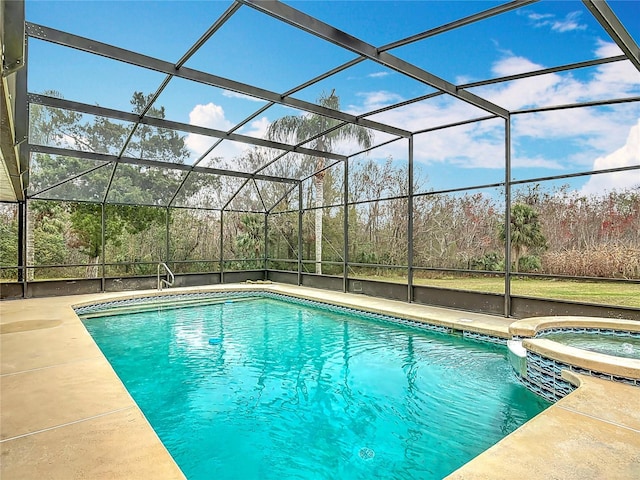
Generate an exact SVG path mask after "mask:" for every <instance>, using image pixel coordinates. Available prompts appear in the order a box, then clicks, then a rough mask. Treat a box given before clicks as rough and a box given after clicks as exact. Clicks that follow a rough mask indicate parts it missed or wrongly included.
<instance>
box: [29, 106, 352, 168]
mask: <svg viewBox="0 0 640 480" xmlns="http://www.w3.org/2000/svg"><path fill="white" fill-rule="evenodd" d="M29 102H30V103H35V104H38V105H43V106H47V107H53V108H61V109H65V110H73V111H76V112H81V113H87V114H90V115H97V116H100V117H107V118H112V119H115V120H121V121H125V122H130V123H133V124H135V123H138V122H139V123H141V124H143V125H151V126H153V127H158V128H166V129H169V130H180V131H183V132H187V133H193V134H197V135H204V136H207V137H214V138H221V139H224V140H232V141H235V142H240V143H245V144H249V145H254V146H260V147H269V148H275V149H278V150H283V151H287V152H296V153H304V154H306V155H312V156H316V157H325V158H331V159H333V160H341V161H342V160H345V159H346V158H347V157H346V156H345V155H339V154H337V153H330V152H322V151H320V150H314V149H310V148H304V147H298V146H295V145H289V144H287V143H279V142H274V141H271V140H264V139H262V138H254V137H249V136H246V135H240V134H237V133H227V132H226V131H224V130H216V129H213V128H207V127H199V126H197V125H191V124H189V123H182V122H174V121H172V120H166V119H163V118H155V117H144V118H142V119H141V118H140V116H139V115H138V114H136V113H131V112H124V111H122V110H115V109H113V108H106V107H100V106H98V105H90V104H88V103H82V102H74V101H71V100H66V99H64V98H56V97H49V96H46V95H37V94H33V93H31V94H29Z"/></svg>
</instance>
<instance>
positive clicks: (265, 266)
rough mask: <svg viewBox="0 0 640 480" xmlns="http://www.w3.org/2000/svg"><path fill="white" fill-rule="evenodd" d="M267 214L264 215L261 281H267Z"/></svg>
mask: <svg viewBox="0 0 640 480" xmlns="http://www.w3.org/2000/svg"><path fill="white" fill-rule="evenodd" d="M268 239H269V212H265V213H264V262H263V263H262V266H263V268H264V274H263V275H262V279H263V280H267V268H268V267H269V265H268V263H269V255H268V253H267V245H268V243H269V241H268Z"/></svg>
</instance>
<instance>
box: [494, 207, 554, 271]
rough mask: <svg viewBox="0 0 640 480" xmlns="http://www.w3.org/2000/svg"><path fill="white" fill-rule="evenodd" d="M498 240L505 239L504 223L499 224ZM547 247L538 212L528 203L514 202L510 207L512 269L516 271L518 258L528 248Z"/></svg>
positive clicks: (541, 248)
mask: <svg viewBox="0 0 640 480" xmlns="http://www.w3.org/2000/svg"><path fill="white" fill-rule="evenodd" d="M499 236H500V240H502V241H503V242H504V241H505V240H506V238H507V235H506V228H505V224H504V223H503V224H501V225H500V230H499ZM546 248H547V239H546V238H545V236H544V235H543V233H542V228H541V227H540V221H539V220H538V212H536V211H535V209H534V208H533V207H531V206H530V205H526V204H524V203H516V204H514V205H513V206H512V207H511V257H512V260H513V264H514V271H516V272H517V271H518V266H519V264H520V259H521V258H522V257H523V256H524V255H525V254H526V253H527V252H528V251H529V250H530V249H539V250H545V249H546Z"/></svg>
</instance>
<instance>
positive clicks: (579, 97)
mask: <svg viewBox="0 0 640 480" xmlns="http://www.w3.org/2000/svg"><path fill="white" fill-rule="evenodd" d="M594 51H595V53H596V54H597V55H598V56H601V57H602V56H611V55H616V54H618V53H619V50H618V48H617V46H616V45H615V44H613V43H611V42H604V41H602V40H598V41H597V43H596V44H595V46H594ZM501 53H502V54H503V55H504V56H503V57H502V58H500V59H499V60H498V61H496V62H495V63H494V64H493V65H492V72H493V73H494V74H495V75H497V76H503V75H512V74H517V73H522V72H526V71H532V70H539V69H543V68H545V67H546V66H545V65H540V64H537V63H535V62H533V61H531V60H530V59H528V58H525V57H522V56H517V55H514V54H513V53H510V52H501ZM470 90H471V91H473V92H474V93H476V94H478V95H479V96H481V97H483V98H487V99H488V100H490V101H492V102H493V103H495V104H497V105H500V106H503V107H505V108H507V109H509V110H512V111H514V110H520V109H526V108H532V107H538V106H549V105H564V104H572V103H577V102H583V101H591V100H598V99H604V98H610V97H611V92H617V93H616V96H619V97H625V96H631V95H638V94H640V74H639V73H638V71H637V70H635V69H634V68H633V66H632V65H631V64H630V62H628V61H623V62H614V63H610V64H605V65H600V66H597V67H594V68H592V69H589V70H584V71H577V72H576V73H554V74H548V75H544V76H539V77H535V78H527V79H521V80H517V81H512V82H507V83H503V84H495V85H487V86H484V87H478V88H473V89H470ZM361 98H362V102H363V105H362V106H353V110H354V111H360V112H362V111H371V110H373V109H375V108H379V107H382V106H386V105H389V104H392V103H397V102H399V101H401V100H402V99H401V98H399V97H398V96H397V95H395V96H394V94H391V93H389V92H386V91H379V92H367V93H363V94H361ZM484 115H486V112H485V111H483V110H480V109H477V108H475V107H472V106H470V105H469V104H467V103H465V102H461V101H459V100H456V99H453V98H451V97H449V96H446V95H442V96H439V97H437V98H432V99H430V100H427V101H424V102H418V103H414V104H410V105H406V106H404V107H400V108H397V109H393V110H390V111H386V112H382V113H379V114H376V115H373V116H371V117H368V118H370V119H371V120H376V121H380V122H382V123H387V124H390V125H396V126H398V127H400V128H403V129H406V130H410V131H417V130H422V129H425V128H429V127H431V126H438V125H444V124H447V123H454V122H457V121H461V120H465V119H470V118H474V117H481V116H484ZM637 118H638V106H637V104H633V103H630V104H620V105H616V106H615V107H610V108H575V109H567V110H557V111H554V112H541V113H532V114H523V115H515V116H513V117H512V134H513V135H512V138H513V152H512V165H513V167H514V168H544V169H548V170H559V171H561V170H565V171H566V170H574V171H575V169H576V167H578V168H579V169H581V170H582V169H588V168H590V167H591V165H592V163H593V158H594V157H596V156H598V155H602V154H603V153H604V152H612V151H614V150H615V149H617V148H619V146H620V145H621V144H623V143H624V141H625V135H626V134H627V128H628V127H624V128H621V126H624V125H630V124H632V123H634V122H636V121H637ZM420 137H422V136H420ZM423 137H424V139H425V140H424V141H422V140H419V141H416V144H415V150H414V158H415V160H416V161H418V162H424V163H432V162H449V163H452V164H456V165H463V166H467V167H472V166H474V167H481V168H482V167H484V168H502V167H503V165H504V123H503V121H502V120H495V121H485V122H481V123H477V124H471V125H466V126H462V127H455V128H451V129H444V130H440V131H438V132H434V133H433V134H426V135H424V136H423ZM526 142H529V144H531V143H533V142H538V144H537V145H536V146H535V147H534V148H535V150H533V149H531V148H529V149H526V148H525V147H524V145H525V143H526ZM401 143H402V142H398V146H394V147H393V148H396V149H397V152H396V153H395V154H394V156H395V157H397V158H404V157H406V146H404V145H402V144H401ZM554 144H555V145H558V144H560V145H562V146H563V152H564V153H563V154H558V153H554V150H553V147H554ZM569 147H574V148H573V150H572V149H571V148H569ZM567 151H569V152H570V153H567Z"/></svg>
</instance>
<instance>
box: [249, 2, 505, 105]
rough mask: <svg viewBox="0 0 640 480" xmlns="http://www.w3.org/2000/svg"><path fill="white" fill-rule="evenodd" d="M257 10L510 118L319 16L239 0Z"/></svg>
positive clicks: (286, 7)
mask: <svg viewBox="0 0 640 480" xmlns="http://www.w3.org/2000/svg"><path fill="white" fill-rule="evenodd" d="M239 1H241V2H242V3H244V4H246V5H249V6H251V7H253V8H255V9H256V10H258V11H260V12H262V13H265V14H268V15H271V16H272V17H274V18H276V19H278V20H280V21H283V22H286V23H288V24H290V25H292V26H294V27H296V28H299V29H301V30H304V31H306V32H308V33H311V34H312V35H315V36H317V37H319V38H322V39H323V40H326V41H328V42H331V43H333V44H335V45H338V46H339V47H342V48H345V49H347V50H350V51H352V52H354V53H357V54H358V55H361V56H363V57H366V58H368V59H370V60H373V61H374V62H377V63H379V64H381V65H384V66H386V67H388V68H391V69H393V70H395V71H397V72H399V73H402V74H404V75H407V76H409V77H411V78H413V79H415V80H418V81H420V82H422V83H426V84H427V85H430V86H431V87H433V88H436V89H437V90H440V91H442V92H445V93H448V94H449V95H451V96H453V97H455V98H457V99H459V100H462V101H464V102H466V103H469V104H471V105H474V106H476V107H478V108H481V109H482V110H485V111H487V112H490V113H493V114H495V115H498V116H500V117H502V118H507V117H508V115H509V111H508V110H506V109H505V108H503V107H500V106H499V105H496V104H494V103H491V102H490V101H488V100H486V99H484V98H481V97H479V96H477V95H474V94H473V93H470V92H467V91H465V90H461V89H459V88H458V87H456V86H455V85H454V84H452V83H450V82H448V81H446V80H444V79H442V78H440V77H437V76H435V75H433V74H431V73H429V72H427V71H425V70H422V69H420V68H418V67H416V66H415V65H413V64H411V63H409V62H406V61H404V60H402V59H400V58H398V57H395V56H393V55H391V54H389V53H386V52H380V51H379V50H378V49H377V48H376V47H374V46H373V45H370V44H368V43H366V42H364V41H362V40H360V39H358V38H356V37H353V36H352V35H349V34H348V33H346V32H343V31H341V30H338V29H337V28H335V27H332V26H331V25H329V24H326V23H324V22H321V21H320V20H317V19H316V18H313V17H311V16H310V15H307V14H306V13H303V12H301V11H299V10H296V9H294V8H292V7H290V6H288V5H286V4H284V3H281V2H274V1H269V0H239Z"/></svg>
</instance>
